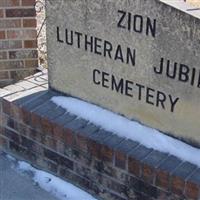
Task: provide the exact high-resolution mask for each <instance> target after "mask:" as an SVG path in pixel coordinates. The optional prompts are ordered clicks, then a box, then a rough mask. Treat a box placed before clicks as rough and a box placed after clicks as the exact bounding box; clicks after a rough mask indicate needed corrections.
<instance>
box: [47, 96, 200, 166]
mask: <svg viewBox="0 0 200 200" xmlns="http://www.w3.org/2000/svg"><path fill="white" fill-rule="evenodd" d="M51 101H53V102H54V103H55V104H57V105H58V106H61V107H62V108H64V109H66V110H67V111H68V112H70V113H72V114H75V115H77V116H78V117H80V118H83V119H86V120H88V121H90V122H91V123H93V124H95V125H97V126H100V127H102V128H103V129H105V130H107V131H110V132H113V133H115V134H117V135H118V136H121V137H124V138H127V139H131V140H134V141H137V142H139V143H141V144H143V145H144V146H146V147H148V148H153V149H154V150H158V151H161V152H164V153H169V154H171V155H174V156H176V157H178V158H180V159H182V160H183V161H188V162H191V163H193V164H196V165H198V166H199V167H200V156H199V155H200V149H197V148H194V147H192V146H190V145H188V144H186V143H184V142H181V141H179V140H177V139H174V138H172V137H169V136H167V135H164V134H163V133H161V132H159V131H157V130H155V129H152V128H149V127H146V126H144V125H141V124H140V123H138V122H135V121H131V120H128V119H127V118H125V117H122V116H120V115H118V114H115V113H113V112H111V111H108V110H106V109H103V108H101V107H99V106H96V105H93V104H89V103H87V102H84V101H81V100H79V99H75V98H72V97H63V96H60V97H53V98H52V99H51ZM108 122H109V123H108Z"/></svg>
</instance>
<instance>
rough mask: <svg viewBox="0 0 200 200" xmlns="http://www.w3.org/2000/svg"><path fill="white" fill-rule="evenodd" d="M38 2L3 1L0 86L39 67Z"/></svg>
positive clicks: (24, 0) (1, 1) (0, 5)
mask: <svg viewBox="0 0 200 200" xmlns="http://www.w3.org/2000/svg"><path fill="white" fill-rule="evenodd" d="M34 4H35V0H0V87H2V86H5V85H7V84H10V83H12V82H14V81H15V80H19V79H22V78H24V77H25V76H27V75H29V74H32V73H33V71H34V70H35V69H36V68H37V65H38V52H37V39H36V36H37V31H36V11H35V8H34Z"/></svg>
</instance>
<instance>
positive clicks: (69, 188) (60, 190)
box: [17, 161, 97, 200]
mask: <svg viewBox="0 0 200 200" xmlns="http://www.w3.org/2000/svg"><path fill="white" fill-rule="evenodd" d="M17 169H18V170H19V171H20V172H31V173H32V174H33V180H34V182H35V183H37V184H38V185H39V186H40V187H41V188H42V189H44V190H46V191H47V192H50V193H51V194H53V195H54V196H55V197H57V198H58V199H60V200H80V199H81V200H97V199H95V198H94V197H92V196H91V195H90V194H88V193H86V192H84V191H83V190H81V189H79V188H77V187H75V186H74V185H72V184H70V183H68V182H66V181H63V180H61V179H60V178H58V177H56V176H54V175H51V174H49V173H47V172H44V171H41V170H37V169H35V168H34V167H32V166H31V165H30V164H28V163H26V162H24V161H19V162H18V167H17Z"/></svg>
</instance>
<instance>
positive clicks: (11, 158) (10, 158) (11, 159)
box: [6, 154, 16, 162]
mask: <svg viewBox="0 0 200 200" xmlns="http://www.w3.org/2000/svg"><path fill="white" fill-rule="evenodd" d="M6 157H7V158H8V159H9V160H10V161H13V162H15V161H16V159H15V158H14V157H13V156H11V155H8V154H6Z"/></svg>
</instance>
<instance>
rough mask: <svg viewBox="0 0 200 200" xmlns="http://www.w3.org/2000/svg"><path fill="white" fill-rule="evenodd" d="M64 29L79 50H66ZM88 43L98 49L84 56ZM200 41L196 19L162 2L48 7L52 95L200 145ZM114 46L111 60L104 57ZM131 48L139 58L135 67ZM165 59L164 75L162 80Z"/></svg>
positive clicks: (69, 0)
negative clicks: (56, 93) (74, 99)
mask: <svg viewBox="0 0 200 200" xmlns="http://www.w3.org/2000/svg"><path fill="white" fill-rule="evenodd" d="M119 10H121V11H124V12H126V15H125V17H124V18H123V17H122V15H123V14H122V13H120V12H119ZM129 17H131V23H130V24H129V25H130V27H129V26H128V24H127V22H128V19H129ZM120 19H121V22H120ZM134 19H136V26H135V27H134V28H135V29H134V28H133V24H134ZM140 20H143V25H141V21H140ZM148 20H150V21H149V23H150V24H151V26H150V25H147V24H148ZM154 20H156V25H155V26H154V22H155V21H154ZM118 24H120V25H118ZM140 25H141V27H142V29H140ZM124 27H125V28H124ZM65 29H67V30H68V34H69V35H68V43H69V42H70V38H71V35H70V34H72V33H71V31H73V39H74V41H73V45H69V44H67V43H66V36H65ZM128 29H130V30H128ZM152 29H154V30H155V35H153V32H152V31H151V30H152ZM141 30H142V31H141ZM147 30H148V31H147ZM75 32H79V38H80V43H79V42H78V39H77V38H78V36H77V33H75ZM139 32H141V33H139ZM75 35H76V36H75ZM85 35H87V37H88V38H89V39H91V36H92V37H93V38H92V40H93V45H92V47H93V49H90V47H89V46H88V48H87V50H86V48H85V43H86V42H85V37H86V36H85ZM95 38H96V39H95ZM199 38H200V20H199V19H198V18H196V17H194V16H191V15H189V14H186V13H184V12H182V11H180V10H177V9H175V8H173V7H170V6H168V5H166V4H164V3H162V2H160V1H158V0H148V1H147V0H133V1H128V0H109V1H103V0H101V1H99V0H91V1H86V0H84V1H83V0H76V1H74V0H62V1H61V0H60V1H54V0H47V40H48V47H47V48H48V65H49V76H50V80H49V82H50V87H51V88H54V89H56V90H58V91H61V92H64V93H66V94H69V95H72V96H76V97H79V98H82V99H84V100H86V101H89V102H93V103H95V104H98V105H101V106H103V107H106V108H108V109H110V110H112V111H114V112H117V113H120V114H123V115H125V116H126V117H128V118H130V119H135V120H138V121H140V122H142V123H144V124H146V125H149V126H151V127H154V128H157V129H159V130H161V131H163V132H166V133H170V134H173V135H175V136H176V137H179V138H184V139H186V140H189V141H196V142H198V143H200V133H199V127H200V126H199V119H200V102H199V98H200V88H199V87H200V85H199V70H200V65H199V63H200V46H199V42H200V41H199ZM89 39H88V40H89ZM95 40H96V45H95V44H94V43H95ZM108 42H109V43H111V44H112V53H111V55H109V53H108V52H106V53H105V48H109V47H110V46H109V45H108V44H107V46H106V45H105V43H108ZM118 45H121V49H122V54H123V56H121V58H120V59H119V57H120V53H121V52H120V51H118V53H116V52H117V51H116V49H117V47H118ZM95 47H96V50H95ZM127 48H130V49H131V52H133V51H134V50H135V57H134V58H135V60H134V61H135V65H134V64H133V63H131V62H130V57H129V61H128V60H127V54H126V51H127ZM95 51H96V53H95ZM116 55H117V56H116ZM132 56H133V55H132ZM122 57H123V59H122ZM114 58H117V59H114ZM162 58H163V59H164V60H163V61H164V71H165V73H164V72H163V73H162V74H158V73H156V72H155V70H154V69H157V71H159V66H160V62H161V61H162ZM168 60H169V61H170V67H169V73H168V74H169V75H168V76H167V75H166V66H167V61H168ZM127 63H128V64H127ZM186 65H187V66H188V67H185V66H186ZM174 66H175V67H174ZM154 67H156V68H154ZM94 69H96V71H94ZM174 69H176V70H174ZM180 69H181V70H180ZM180 71H181V72H180ZM173 72H175V73H174V77H173ZM169 76H171V77H173V78H170V77H169ZM113 77H114V79H113ZM102 79H103V80H102ZM122 79H123V80H122ZM112 80H114V81H115V82H116V83H115V82H114V81H113V82H112ZM120 81H121V82H120ZM114 83H115V84H114ZM115 85H118V87H119V88H118V91H117V89H116V86H115ZM112 87H114V88H112ZM162 102H163V103H162ZM133 131H134V130H133Z"/></svg>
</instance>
